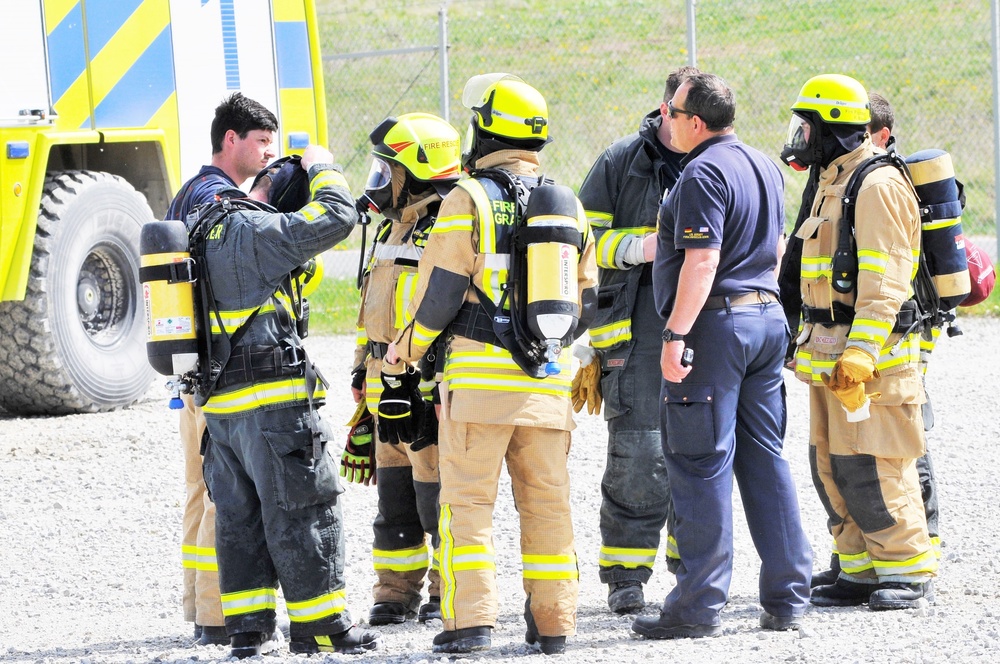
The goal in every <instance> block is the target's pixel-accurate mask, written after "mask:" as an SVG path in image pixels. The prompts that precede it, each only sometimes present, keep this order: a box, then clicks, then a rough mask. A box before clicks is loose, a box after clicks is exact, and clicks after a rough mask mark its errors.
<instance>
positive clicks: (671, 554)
mask: <svg viewBox="0 0 1000 664" xmlns="http://www.w3.org/2000/svg"><path fill="white" fill-rule="evenodd" d="M667 558H672V559H674V560H680V559H681V552H680V549H678V548H677V540H676V539H674V536H673V535H667Z"/></svg>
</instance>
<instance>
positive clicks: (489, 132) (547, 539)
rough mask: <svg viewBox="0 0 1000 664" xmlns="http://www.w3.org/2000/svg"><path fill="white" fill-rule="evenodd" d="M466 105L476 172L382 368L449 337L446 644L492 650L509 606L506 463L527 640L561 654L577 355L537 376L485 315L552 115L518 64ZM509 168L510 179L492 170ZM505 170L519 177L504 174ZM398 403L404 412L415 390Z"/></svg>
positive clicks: (450, 200)
mask: <svg viewBox="0 0 1000 664" xmlns="http://www.w3.org/2000/svg"><path fill="white" fill-rule="evenodd" d="M463 103H464V104H465V105H466V106H467V107H468V108H471V109H472V110H473V112H474V114H473V118H472V125H471V127H470V130H469V136H468V141H467V146H466V151H465V153H464V154H463V162H464V165H465V166H466V168H469V169H474V170H472V172H471V176H472V177H471V178H469V179H466V180H463V181H460V182H459V185H458V186H457V187H456V188H455V189H454V190H452V192H451V193H450V194H449V195H448V196H447V197H446V198H445V200H444V202H443V203H442V204H441V210H440V214H439V216H438V220H437V222H435V224H434V229H433V231H432V232H431V235H430V238H429V240H428V242H427V246H426V248H425V250H424V254H423V256H422V257H421V259H420V270H419V272H420V277H419V280H418V284H417V292H416V295H415V296H414V300H413V302H412V303H411V307H410V309H411V311H413V312H414V320H413V321H412V322H410V323H409V324H408V325H407V326H406V327H405V328H404V329H403V331H402V333H401V334H400V335H399V337H398V338H397V340H396V341H395V343H394V344H391V345H390V347H389V349H388V355H387V357H386V364H385V365H384V371H386V373H387V374H389V376H388V378H389V380H392V378H393V376H392V375H393V374H395V375H396V377H397V378H398V376H400V375H405V373H406V372H407V371H409V369H408V368H407V367H409V366H412V365H413V364H415V363H416V362H417V361H418V360H419V359H420V358H421V357H422V356H423V355H424V353H425V352H426V351H427V349H428V347H429V346H430V345H431V343H432V342H434V340H435V339H436V338H437V337H438V336H439V335H444V336H445V337H446V339H447V350H446V352H445V359H444V380H443V381H442V383H441V386H440V389H441V393H442V398H441V401H442V409H441V423H440V429H439V441H440V451H439V454H440V476H441V495H440V504H441V509H440V514H439V531H440V534H441V551H440V561H441V576H442V597H441V614H442V619H443V623H444V631H443V632H441V633H439V634H438V635H437V636H435V637H434V644H433V649H434V651H435V652H445V653H463V652H471V651H474V650H483V649H486V648H489V647H490V644H491V640H490V630H491V629H492V628H493V626H494V624H495V623H496V618H497V608H498V607H497V603H498V600H497V588H496V568H495V561H494V549H493V541H492V518H493V506H494V503H495V501H496V496H497V483H498V480H499V476H500V469H501V464H502V462H504V461H506V463H507V469H508V471H509V473H510V476H511V483H512V489H513V493H514V501H515V504H516V506H517V509H518V512H519V514H520V517H521V558H522V560H521V563H522V569H523V574H524V589H525V592H526V594H527V600H526V602H525V621H526V623H527V630H526V633H525V640H526V641H527V642H528V643H530V644H534V643H538V644H539V646H540V648H541V650H542V652H545V653H547V654H551V653H559V652H563V650H564V649H565V642H566V636H567V635H572V634H574V632H575V628H576V602H577V594H578V585H579V572H578V568H577V558H576V552H575V550H574V543H573V529H572V522H571V518H570V506H569V474H568V471H567V457H568V454H569V448H570V431H571V430H572V429H573V428H574V424H573V419H572V405H571V401H570V382H571V379H572V373H571V357H570V355H571V354H570V353H569V352H568V350H566V349H563V350H562V352H561V353H559V354H557V355H555V358H556V359H555V360H553V361H552V362H550V365H555V366H548V370H549V371H554V370H555V369H556V368H558V369H559V371H560V373H558V374H555V375H547V376H546V377H543V378H537V377H533V376H530V375H527V374H526V369H523V368H522V364H519V362H522V363H523V357H521V356H520V355H518V351H517V349H516V348H515V346H514V345H511V344H509V343H508V345H507V346H505V345H504V343H503V340H501V339H500V337H498V336H497V332H496V330H497V328H494V327H493V317H492V316H491V315H490V314H488V313H486V310H487V308H490V309H491V310H495V309H496V308H498V305H502V304H503V302H504V298H503V291H504V287H505V286H506V285H507V271H508V269H510V268H511V265H512V262H515V261H516V260H517V257H515V256H512V252H513V251H514V248H513V242H512V236H513V234H514V232H515V228H517V225H518V222H519V219H518V218H517V214H516V211H517V210H518V205H519V203H518V200H517V199H518V197H519V196H521V197H524V196H526V195H527V191H528V190H531V189H532V188H534V187H537V186H538V185H539V184H541V183H542V182H543V180H544V179H543V177H542V176H541V175H540V174H539V162H538V154H537V153H538V151H539V150H541V149H542V147H543V146H544V145H545V144H546V143H547V141H548V126H547V125H548V117H547V116H548V112H547V108H546V104H545V100H544V99H543V98H542V96H541V95H540V94H539V93H538V91H537V90H535V89H534V88H532V87H531V86H529V85H527V84H526V83H524V82H523V81H522V80H521V79H519V78H517V77H515V76H510V75H507V74H484V75H481V76H476V77H473V78H472V79H470V81H469V82H468V83H467V84H466V86H465V91H464V93H463ZM498 171H500V174H499V175H500V177H498V179H493V178H492V177H490V176H488V174H489V173H492V174H493V175H497V174H498ZM504 178H507V180H508V181H510V182H511V183H512V184H513V186H511V187H504V186H501V185H500V184H498V182H500V181H503V179H504ZM542 188H545V187H539V188H538V189H536V190H535V193H534V194H533V195H535V196H538V191H539V189H542ZM548 189H550V190H552V189H561V188H559V187H549V188H548ZM570 194H571V200H572V201H573V204H574V207H575V209H576V214H575V218H574V219H573V221H572V223H573V226H574V228H573V232H574V233H575V234H576V237H577V239H578V241H579V248H580V252H579V255H578V256H577V254H575V253H574V254H573V258H574V263H575V264H574V265H573V271H574V272H576V274H577V277H576V288H575V289H573V293H574V295H575V302H574V303H573V308H574V310H575V311H576V312H577V315H578V317H579V324H578V326H577V327H576V332H575V333H576V334H579V333H582V331H583V330H584V329H586V327H587V324H588V322H589V319H590V318H592V315H593V309H594V308H595V307H596V299H597V297H596V286H597V267H596V262H595V254H594V243H593V239H592V238H591V236H590V231H589V228H588V224H587V220H586V218H585V216H584V213H583V207H582V205H580V203H579V201H578V200H576V197H575V196H572V192H570ZM531 203H532V201H529V203H528V205H529V208H530V206H531ZM529 251H530V249H529ZM574 251H575V250H574ZM577 258H578V261H577ZM551 276H552V277H553V278H555V277H556V275H551ZM529 281H530V280H529ZM514 287H515V288H516V287H517V286H516V284H515V285H514ZM515 297H516V295H515ZM484 298H485V301H484ZM504 306H506V305H504ZM513 317H514V315H513V309H512V310H511V318H513ZM498 318H499V319H501V320H502V319H503V317H498ZM508 348H512V349H514V350H513V352H512V351H511V350H508ZM397 353H398V357H397ZM397 359H398V360H402V361H399V362H397ZM536 368H537V367H536ZM535 375H536V376H537V375H538V374H537V373H536V374H535ZM383 378H384V379H385V378H386V377H383ZM386 401H387V397H386V393H385V392H383V396H382V402H383V403H385V402H386ZM396 401H397V403H398V404H399V405H400V406H401V408H405V404H404V402H405V399H397V400H396ZM382 409H383V407H382V406H381V405H380V411H381V410H382Z"/></svg>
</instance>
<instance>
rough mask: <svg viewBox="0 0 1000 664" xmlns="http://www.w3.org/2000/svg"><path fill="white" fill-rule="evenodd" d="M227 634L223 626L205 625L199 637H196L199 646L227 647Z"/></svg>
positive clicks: (228, 640)
mask: <svg viewBox="0 0 1000 664" xmlns="http://www.w3.org/2000/svg"><path fill="white" fill-rule="evenodd" d="M229 642H230V639H229V634H227V633H226V628H225V626H223V627H213V626H211V625H205V626H204V627H202V628H201V636H200V637H198V641H197V644H198V645H199V646H226V645H229Z"/></svg>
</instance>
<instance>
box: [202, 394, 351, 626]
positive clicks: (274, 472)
mask: <svg viewBox="0 0 1000 664" xmlns="http://www.w3.org/2000/svg"><path fill="white" fill-rule="evenodd" d="M307 416H308V409H306V408H305V407H295V406H293V407H288V408H282V409H280V410H271V411H262V410H253V411H249V412H247V413H245V414H241V416H238V417H228V418H219V417H213V416H209V417H208V418H207V420H208V430H209V433H210V434H211V441H210V444H209V446H208V449H207V451H206V454H205V479H206V481H207V482H208V486H209V489H210V490H211V492H212V498H213V499H214V500H215V507H216V519H215V523H216V531H215V537H216V551H217V553H218V558H219V581H220V586H221V590H222V610H223V613H224V615H225V617H226V630H227V631H228V632H229V633H230V634H234V633H237V632H267V633H270V632H271V631H273V630H274V625H275V615H274V611H275V604H276V599H277V590H276V589H277V587H278V583H279V582H280V584H281V589H282V592H283V594H284V598H285V606H286V608H287V609H288V618H289V621H290V623H291V627H290V630H291V636H292V637H293V638H294V637H296V636H316V635H324V634H336V633H339V632H343V631H344V630H346V629H348V628H350V626H351V618H350V615H349V614H348V612H347V610H346V595H345V591H344V531H343V519H342V516H341V507H340V502H339V500H338V498H337V496H338V494H340V493H341V492H342V491H343V489H342V488H341V487H340V483H339V481H338V479H337V475H338V471H337V465H336V463H335V462H334V460H333V459H332V457H331V456H330V454H329V452H328V451H327V450H326V444H325V441H324V444H323V451H322V454H321V455H320V458H318V459H314V458H313V443H312V434H311V431H310V430H309V428H308V426H307V425H306V424H305V423H304V422H305V421H307Z"/></svg>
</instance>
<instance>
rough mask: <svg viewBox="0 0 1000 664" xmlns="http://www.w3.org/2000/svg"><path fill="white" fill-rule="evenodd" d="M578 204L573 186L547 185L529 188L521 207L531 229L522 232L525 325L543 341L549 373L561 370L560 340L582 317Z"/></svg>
mask: <svg viewBox="0 0 1000 664" xmlns="http://www.w3.org/2000/svg"><path fill="white" fill-rule="evenodd" d="M578 206H579V203H578V201H577V199H576V196H575V195H574V194H573V190H572V189H570V188H569V187H565V186H562V185H548V186H542V187H538V188H536V189H535V190H533V191H532V192H531V196H530V197H529V198H528V206H527V210H526V211H525V224H526V226H527V229H528V230H529V231H530V232H529V233H526V236H527V237H528V244H527V257H526V258H527V272H528V278H527V281H528V284H527V286H528V288H527V290H528V298H527V309H526V313H527V319H528V329H529V330H530V331H531V333H532V334H533V335H535V336H536V337H537V338H538V339H539V340H540V341H542V342H543V343H544V344H545V347H546V353H545V358H546V360H547V364H546V365H545V372H546V373H547V374H549V375H553V374H557V373H559V362H558V360H559V353H560V351H561V350H562V347H563V343H562V342H563V339H565V338H566V337H568V336H569V335H571V334H572V333H573V331H574V330H575V329H576V325H577V323H578V322H579V320H580V304H579V295H578V292H577V266H578V264H579V261H580V252H579V249H578V248H577V244H576V241H578V240H579V238H580V229H579V227H578V225H577V213H578V209H579V208H578ZM533 239H534V241H532V240H533Z"/></svg>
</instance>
